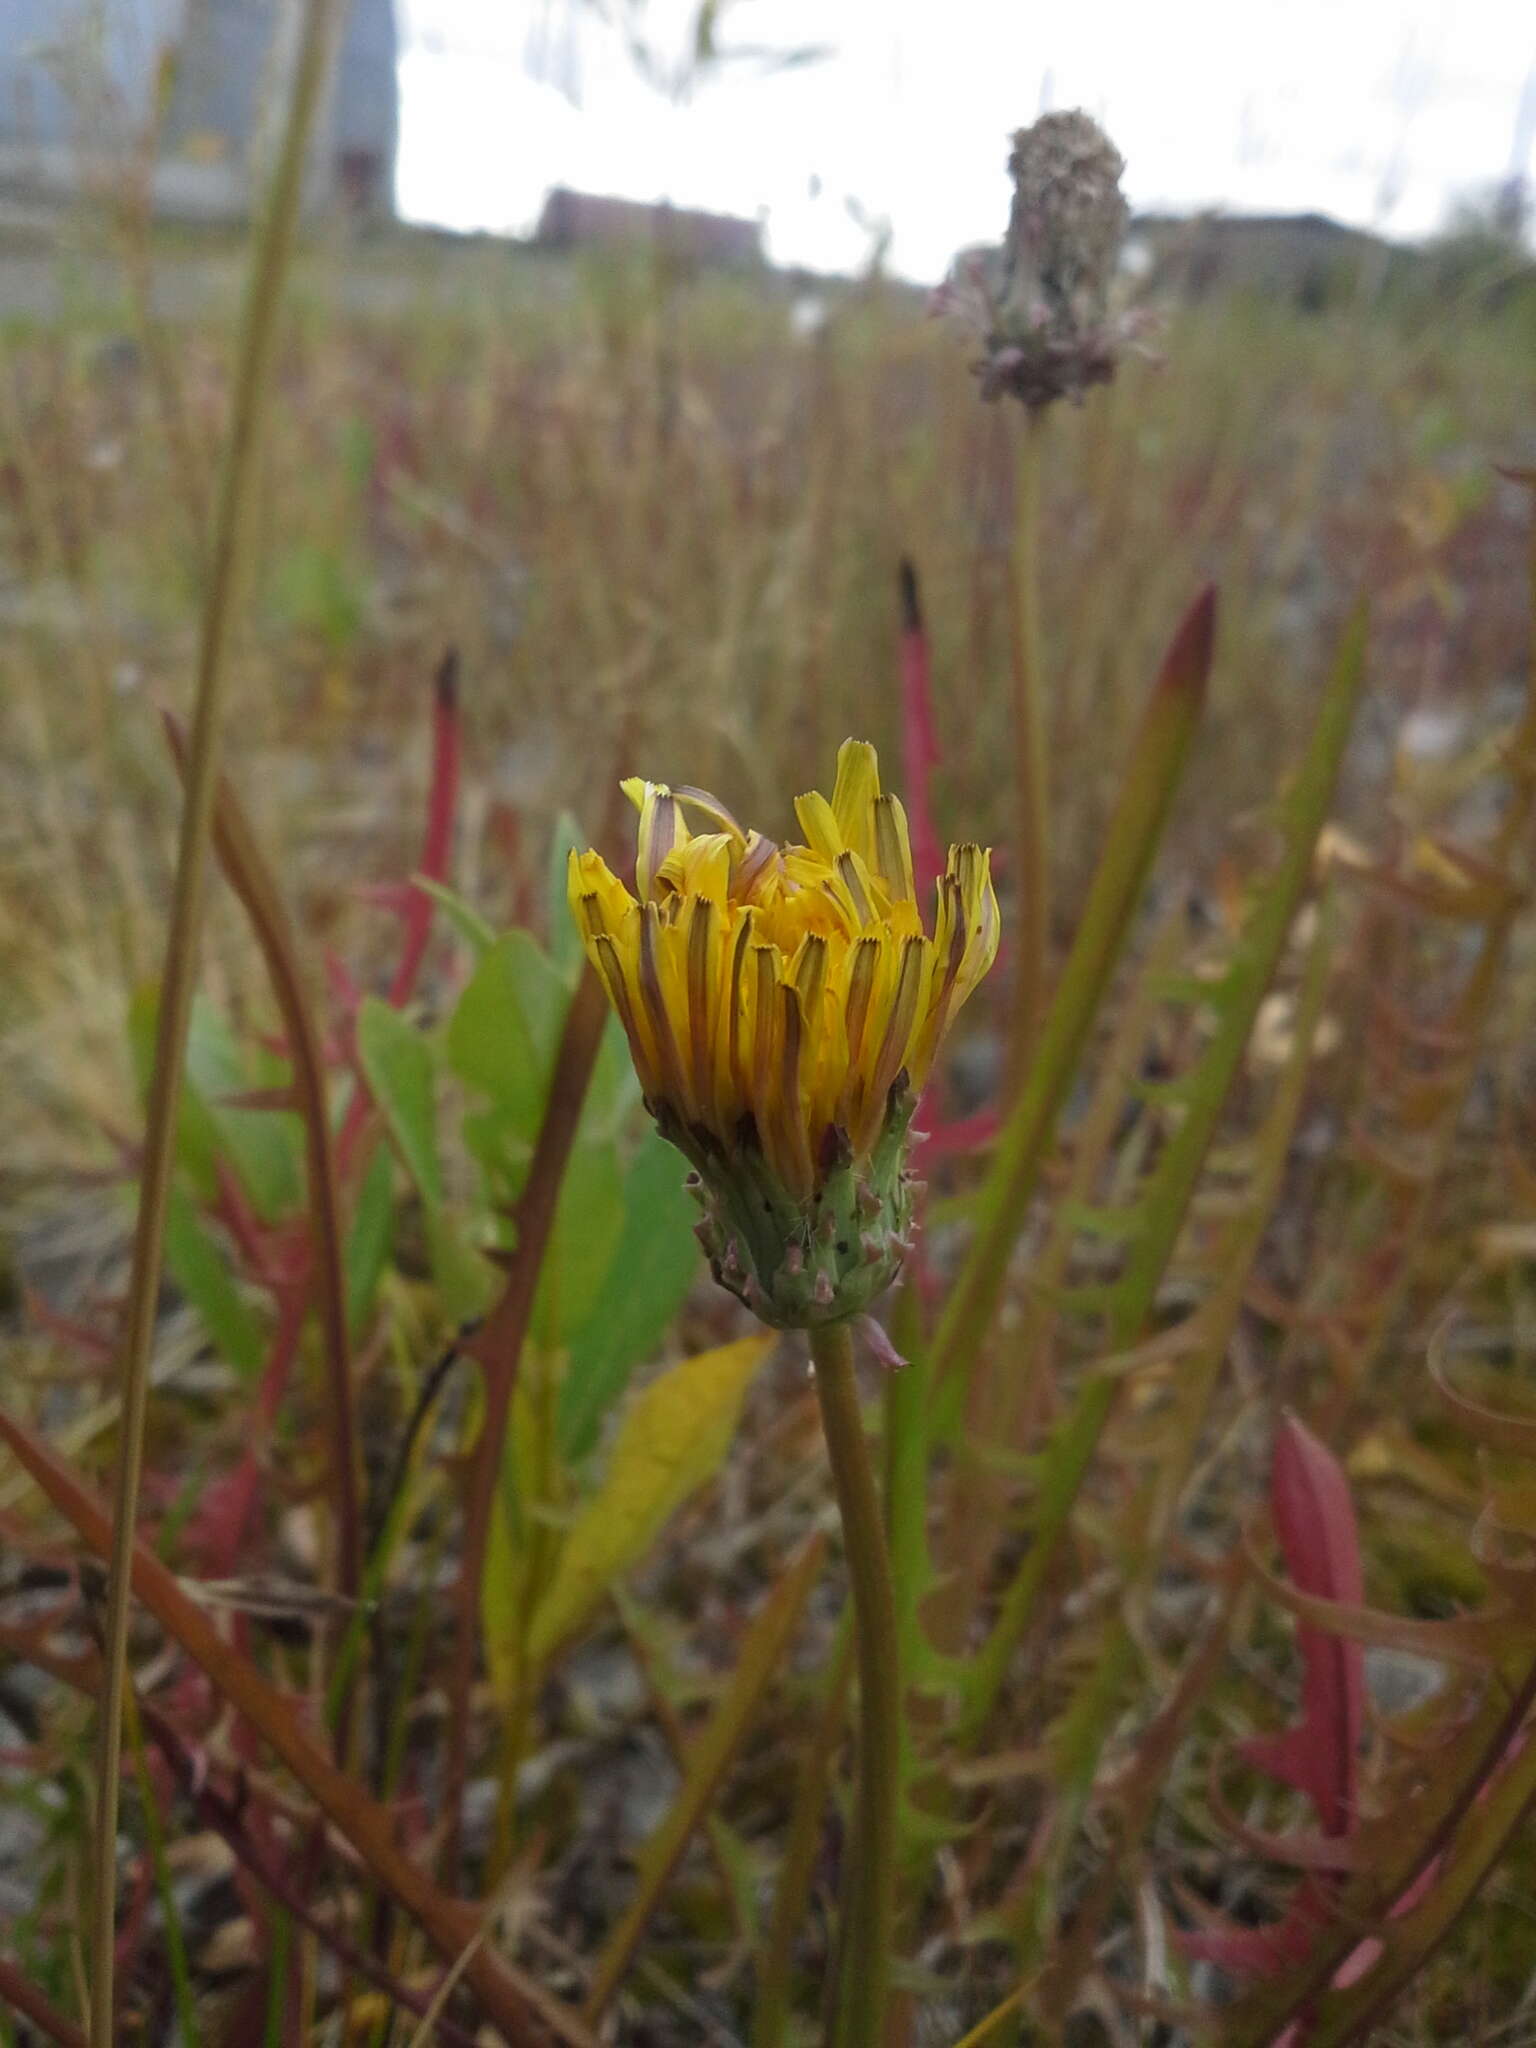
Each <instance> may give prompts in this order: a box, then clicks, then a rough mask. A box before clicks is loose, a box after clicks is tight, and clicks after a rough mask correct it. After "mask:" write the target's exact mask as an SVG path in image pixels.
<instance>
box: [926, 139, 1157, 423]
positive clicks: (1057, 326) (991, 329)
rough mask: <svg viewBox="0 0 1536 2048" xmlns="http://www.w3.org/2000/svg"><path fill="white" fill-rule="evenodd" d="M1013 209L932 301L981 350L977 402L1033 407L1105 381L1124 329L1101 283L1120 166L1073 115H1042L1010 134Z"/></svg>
mask: <svg viewBox="0 0 1536 2048" xmlns="http://www.w3.org/2000/svg"><path fill="white" fill-rule="evenodd" d="M1008 168H1009V171H1010V172H1011V173H1012V176H1013V209H1012V212H1011V214H1010V216H1009V221H1008V233H1007V236H1006V238H1005V240H1004V242H1003V244H1002V246H1001V248H998V249H974V250H969V251H967V252H966V253H965V254H964V255H962V256H961V257H959V258H958V259H957V260H956V263H955V266H954V269H953V270H952V271H951V273H950V276H949V279H948V281H947V282H946V284H945V285H943V286H942V287H941V289H940V291H939V294H938V296H937V299H936V302H935V303H936V305H937V306H938V308H939V310H940V311H945V312H950V313H953V314H954V315H955V316H956V317H957V318H958V319H960V320H961V321H962V322H963V323H964V324H965V325H966V326H967V327H968V328H970V329H971V331H972V332H973V333H975V334H976V335H977V337H978V338H979V339H980V341H981V343H982V350H983V353H982V355H981V357H980V359H979V361H978V362H977V363H976V366H975V368H976V373H977V375H978V376H979V377H980V379H981V389H982V395H983V396H984V397H986V398H997V397H999V396H1001V395H1002V394H1003V393H1005V392H1006V393H1009V394H1011V395H1012V396H1013V397H1015V398H1017V399H1018V400H1019V401H1020V402H1021V403H1022V404H1024V405H1027V406H1029V407H1031V408H1032V409H1037V408H1039V407H1042V406H1046V405H1049V404H1050V403H1051V401H1052V400H1053V399H1057V398H1072V399H1075V400H1079V401H1080V400H1081V398H1082V395H1083V393H1084V392H1085V391H1086V390H1088V389H1089V387H1090V386H1091V385H1094V384H1107V383H1108V382H1109V380H1110V379H1111V378H1112V377H1113V376H1114V374H1115V367H1116V363H1117V360H1118V357H1119V355H1120V352H1121V349H1122V348H1123V346H1124V344H1125V342H1126V340H1127V339H1128V338H1129V335H1130V332H1131V327H1130V325H1129V323H1127V322H1125V321H1123V320H1121V319H1119V318H1117V317H1116V315H1115V314H1114V313H1113V311H1112V309H1111V304H1110V295H1111V287H1112V285H1113V282H1114V278H1115V272H1116V267H1117V265H1118V262H1119V257H1120V248H1121V244H1122V243H1123V241H1124V239H1125V231H1126V227H1127V224H1128V222H1129V217H1130V216H1129V211H1128V209H1127V207H1126V203H1125V198H1124V195H1123V194H1122V192H1121V190H1120V177H1121V173H1122V172H1123V171H1124V169H1125V160H1124V158H1123V157H1122V156H1121V155H1120V152H1119V151H1118V150H1117V149H1116V148H1115V147H1114V145H1113V143H1111V142H1110V140H1109V138H1108V136H1106V135H1105V133H1104V131H1103V129H1102V128H1100V127H1099V125H1098V123H1097V122H1096V121H1094V120H1092V119H1090V117H1089V116H1088V115H1087V114H1084V113H1080V112H1072V113H1061V114H1044V115H1042V116H1041V118H1040V119H1039V120H1038V121H1036V123H1035V124H1034V126H1033V127H1032V128H1021V129H1019V131H1018V133H1017V134H1016V135H1015V136H1014V138H1013V153H1012V155H1011V156H1010V157H1009V159H1008Z"/></svg>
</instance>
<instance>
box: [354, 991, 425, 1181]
mask: <svg viewBox="0 0 1536 2048" xmlns="http://www.w3.org/2000/svg"><path fill="white" fill-rule="evenodd" d="M357 1053H358V1058H359V1059H360V1060H361V1062H362V1067H363V1073H364V1074H365V1075H366V1076H367V1080H368V1087H369V1091H370V1093H371V1094H372V1096H373V1099H374V1101H375V1102H376V1103H377V1104H378V1106H379V1109H380V1111H381V1112H382V1114H383V1117H384V1121H385V1123H386V1124H387V1125H388V1126H389V1132H390V1136H391V1137H392V1138H393V1139H394V1141H395V1143H396V1145H397V1146H398V1147H399V1148H400V1156H401V1158H402V1159H404V1161H405V1164H406V1168H407V1170H408V1171H409V1173H410V1176H411V1178H412V1180H414V1181H415V1183H416V1185H417V1187H418V1188H419V1189H420V1191H421V1195H422V1199H423V1200H424V1201H425V1202H426V1204H427V1205H428V1207H429V1208H432V1209H436V1208H438V1207H439V1206H440V1205H441V1203H442V1199H443V1174H442V1168H441V1166H440V1165H439V1164H438V1157H437V1099H436V1090H435V1088H434V1085H433V1079H434V1077H433V1072H432V1051H431V1047H430V1046H429V1045H428V1044H427V1041H426V1039H425V1038H423V1036H422V1035H421V1033H420V1032H419V1031H418V1030H417V1029H416V1027H415V1026H414V1025H413V1024H410V1023H408V1022H407V1021H406V1019H405V1018H404V1017H402V1016H401V1014H400V1012H399V1011H398V1010H396V1009H392V1008H391V1007H390V1005H389V1004H388V1003H386V1002H384V1001H383V1000H382V998H380V997H379V996H366V997H364V999H363V1005H362V1008H361V1009H360V1010H359V1011H358V1013H357Z"/></svg>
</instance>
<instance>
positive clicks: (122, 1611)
mask: <svg viewBox="0 0 1536 2048" xmlns="http://www.w3.org/2000/svg"><path fill="white" fill-rule="evenodd" d="M341 13H342V6H341V0H310V4H309V5H308V7H307V8H306V10H305V16H304V29H303V41H302V44H301V47H300V51H299V57H298V62H297V65H296V67H295V71H294V77H293V88H292V95H291V98H290V102H289V107H288V117H287V128H286V132H285V134H284V137H283V144H282V149H281V153H280V155H279V157H278V160H277V164H276V167H275V169H274V172H273V176H272V182H271V186H270V189H269V192H268V195H267V203H266V209H265V215H264V218H263V220H262V222H261V225H260V227H259V229H258V231H257V236H256V245H255V250H254V253H253V258H252V264H251V271H250V276H249V280H248V283H247V288H246V298H245V305H244V309H243V313H242V317H241V332H240V343H239V354H238V359H237V364H236V372H235V387H234V396H233V403H232V408H231V414H230V427H229V437H228V441H227V444H226V446H225V450H224V461H223V468H222V471H221V474H220V478H219V488H218V498H217V503H216V507H215V513H214V529H213V541H212V549H211V554H210V561H209V577H208V588H207V594H206V598H205V601H204V605H203V615H202V624H201V630H200V635H199V642H198V657H197V680H196V694H195V698H194V703H193V712H192V728H191V735H190V739H189V742H188V749H187V757H188V758H187V775H186V792H185V797H184V800H183V804H182V815H181V834H180V843H179V846H178V849H177V856H176V880H175V887H174V891H173V895H172V901H171V919H170V929H169V931H168V933H167V935H166V944H165V966H164V973H163V975H162V979H161V991H160V1008H159V1016H158V1020H157V1024H156V1033H155V1063H154V1072H153V1076H152V1078H151V1081H150V1090H149V1108H148V1117H147V1128H146V1132H145V1141H144V1160H143V1168H142V1172H141V1176H140V1182H139V1207H138V1215H137V1218H136V1221H135V1226H134V1240H133V1259H132V1267H131V1272H130V1278H129V1287H128V1304H127V1308H126V1310H125V1312H124V1319H123V1336H122V1421H121V1425H120V1430H119V1441H118V1458H117V1474H116V1481H115V1486H114V1493H113V1529H112V1555H111V1560H110V1565H109V1570H108V1581H107V1617H106V1632H105V1644H104V1652H103V1655H104V1665H103V1679H102V1692H101V1718H100V1723H99V1726H98V1731H97V1754H96V1819H95V1829H94V1843H93V1858H92V1874H93V1886H92V1898H91V1928H90V1942H89V1956H90V1976H89V1984H90V1999H91V2015H90V2042H91V2048H112V2042H113V1995H112V1989H113V1964H114V1954H113V1949H114V1935H115V1923H116V1912H117V1882H116V1878H117V1816H118V1790H119V1785H118V1780H119V1774H120V1771H121V1767H122V1723H123V1698H124V1691H125V1686H126V1679H127V1661H128V1612H129V1602H130V1597H131V1590H130V1571H131V1565H132V1558H133V1539H134V1528H135V1524H136V1522H137V1519H138V1501H139V1485H140V1480H141V1477H142V1473H143V1464H144V1424H145V1415H146V1410H147V1407H148V1395H149V1360H150V1352H151V1349H152V1346H153V1342H154V1334H155V1312H156V1300H157V1296H158V1293H159V1285H160V1268H161V1259H162V1254H163V1250H164V1242H165V1217H166V1205H167V1202H168V1200H169V1196H170V1192H171V1181H172V1177H173V1174H174V1170H175V1153H176V1128H177V1110H178V1106H179V1103H180V1097H181V1079H182V1066H183V1062H184V1059H185V1054H186V1044H187V1029H188V1023H189V1020H190V1017H191V1008H192V990H193V982H194V978H195V973H196V965H197V939H198V931H199V928H200V926H201V923H202V910H203V897H204V893H205V883H206V880H207V869H208V852H209V843H210V837H211V827H212V822H213V803H214V793H215V790H216V788H217V784H218V764H219V733H220V726H221V723H222V719H223V710H224V699H225V694H226V689H225V684H226V675H227V657H228V650H229V639H230V631H231V628H232V625H233V622H234V615H235V609H236V603H237V598H238V591H239V583H240V568H241V561H242V543H243V539H244V535H245V530H246V523H247V512H248V508H249V504H250V498H251V487H252V484H253V482H254V478H255V460H254V458H255V453H256V448H257V445H258V442H259V439H260V429H261V421H262V416H263V412H264V407H265V399H266V394H267V388H268V385H269V382H270V378H271V367H272V356H273V348H274V343H275V339H276V332H277V312H278V306H279V302H280V300H281V296H282V284H283V277H284V273H285V271H286V269H287V265H288V258H289V255H290V252H291V249H292V244H293V235H294V227H295V224H296V221H297V218H298V210H299V199H300V194H301V191H302V188H303V182H304V167H305V160H306V157H307V154H308V137H309V132H310V128H311V125H312V122H313V118H314V113H315V109H316V106H317V105H318V103H319V99H320V93H321V87H322V84H323V82H324V79H325V75H326V71H327V68H328V65H329V60H330V55H331V50H332V48H333V45H334V40H335V33H334V32H335V30H336V28H337V27H338V26H339V23H340V18H341Z"/></svg>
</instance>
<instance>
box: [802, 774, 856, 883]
mask: <svg viewBox="0 0 1536 2048" xmlns="http://www.w3.org/2000/svg"><path fill="white" fill-rule="evenodd" d="M795 816H796V817H797V818H798V819H799V821H800V830H801V831H802V832H803V833H804V834H805V843H806V845H807V846H808V847H809V848H810V849H811V851H812V853H816V854H819V855H820V856H821V858H822V859H823V860H824V861H825V862H826V863H827V865H828V867H832V866H833V865H835V863H836V861H837V857H838V855H839V854H840V853H842V852H844V850H845V849H846V847H847V841H846V840H845V839H844V837H843V828H842V826H841V825H840V824H839V823H838V819H837V813H836V812H835V811H834V810H833V808H832V806H831V805H830V804H829V803H828V802H827V800H826V798H825V797H824V796H823V795H822V793H821V791H820V790H819V789H811V790H807V791H806V793H805V795H804V796H797V797H796V798H795Z"/></svg>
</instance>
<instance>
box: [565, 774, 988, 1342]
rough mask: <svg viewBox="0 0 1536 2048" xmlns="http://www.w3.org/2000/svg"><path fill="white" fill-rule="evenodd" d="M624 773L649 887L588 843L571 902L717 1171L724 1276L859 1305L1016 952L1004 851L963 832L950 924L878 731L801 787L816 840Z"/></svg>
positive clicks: (664, 1095) (666, 1127) (653, 1066)
mask: <svg viewBox="0 0 1536 2048" xmlns="http://www.w3.org/2000/svg"><path fill="white" fill-rule="evenodd" d="M624 790H625V793H626V794H627V795H628V796H629V797H630V799H631V801H632V802H633V803H634V804H635V806H636V808H637V809H638V811H639V813H640V827H639V846H638V853H637V857H636V861H635V886H636V895H633V896H632V895H631V894H630V892H629V890H628V889H626V888H625V887H624V885H623V883H622V882H620V881H619V880H618V878H617V877H616V876H615V875H614V874H613V873H611V871H610V870H609V868H608V867H607V865H606V863H605V862H604V861H603V860H602V858H601V857H600V856H599V855H598V854H596V853H590V852H588V853H580V854H577V853H573V854H572V856H571V864H570V896H571V907H572V910H573V913H574V915H575V917H576V921H577V924H578V927H579V928H580V931H581V934H582V937H583V939H584V940H585V942H586V947H587V952H588V955H589V956H590V958H591V960H592V964H593V966H594V967H595V968H596V969H597V972H598V974H599V975H600V976H601V977H602V980H603V984H604V986H605V988H606V989H607V992H608V996H609V999H610V1000H611V1002H612V1004H613V1007H614V1009H615V1010H616V1011H617V1013H618V1015H619V1018H620V1020H621V1022H622V1023H623V1026H624V1029H625V1032H626V1033H627V1035H628V1038H629V1045H630V1051H631V1053H632V1055H633V1057H634V1062H635V1070H636V1072H637V1073H638V1075H639V1077H640V1084H641V1088H642V1090H643V1091H644V1095H645V1100H646V1104H647V1107H648V1108H649V1109H650V1111H651V1113H652V1115H653V1116H654V1117H655V1118H656V1120H657V1123H658V1125H659V1126H660V1128H661V1130H662V1132H663V1134H664V1135H665V1136H666V1137H668V1138H670V1139H671V1140H672V1141H673V1142H674V1143H675V1144H676V1145H678V1146H679V1147H680V1149H681V1150H682V1151H684V1152H685V1153H686V1154H687V1155H688V1157H689V1158H690V1159H691V1160H692V1162H693V1164H694V1166H695V1167H696V1168H697V1170H698V1173H699V1176H700V1186H699V1195H700V1199H701V1201H702V1203H703V1205H704V1209H705V1222H704V1224H703V1225H701V1226H700V1236H701V1238H702V1239H703V1241H704V1243H705V1247H706V1249H707V1250H709V1251H710V1253H711V1259H712V1263H713V1264H714V1266H715V1270H716V1275H717V1277H718V1278H720V1279H721V1280H722V1281H723V1282H724V1284H726V1285H727V1286H730V1287H731V1288H732V1290H733V1291H734V1292H736V1293H738V1294H740V1295H741V1296H742V1298H743V1299H744V1300H746V1301H747V1302H748V1305H749V1306H750V1307H752V1308H754V1309H756V1310H757V1312H758V1313H759V1314H760V1315H763V1316H764V1317H765V1319H766V1320H768V1321H773V1322H785V1323H800V1322H816V1321H822V1320H833V1319H835V1318H836V1317H837V1316H840V1315H846V1314H851V1313H853V1312H854V1311H855V1309H856V1308H862V1307H863V1306H865V1304H866V1303H867V1301H868V1300H869V1299H871V1298H872V1296H873V1294H874V1293H876V1292H878V1291H879V1288H880V1287H882V1286H884V1285H886V1284H887V1283H888V1281H889V1280H890V1278H891V1277H892V1276H893V1274H894V1272H895V1270H896V1267H897V1266H898V1265H899V1263H900V1239H901V1238H902V1237H903V1235H904V1231H905V1225H906V1222H907V1221H908V1219H909V1215H910V1196H909V1195H907V1194H906V1193H905V1180H904V1176H903V1169H902V1163H901V1162H902V1154H903V1150H904V1141H905V1135H906V1127H907V1123H908V1120H909V1119H910V1117H911V1113H912V1107H913V1104H914V1103H915V1101H916V1098H917V1095H918V1094H919V1092H920V1091H921V1089H922V1086H923V1083H924V1082H925V1081H926V1079H927V1077H928V1072H929V1069H930V1068H931V1066H932V1064H933V1057H934V1054H935V1052H936V1050H937V1048H938V1045H939V1042H940V1040H941V1039H942V1037H943V1035H944V1032H945V1030H946V1029H947V1027H948V1025H949V1023H950V1020H951V1019H952V1018H953V1016H954V1014H955V1012H956V1011H957V1010H958V1009H959V1007H960V1005H961V1004H962V1003H963V1002H964V1001H965V999H966V997H967V996H968V995H969V994H970V992H971V990H972V989H973V988H974V987H975V986H976V984H977V983H978V982H979V981H980V980H981V978H982V976H983V975H984V974H985V973H986V971H987V969H988V968H989V967H990V966H991V964H992V961H993V959H994V958H995V956H996V953H997V942H998V914H997V899H996V897H995V895H994V894H993V890H992V880H991V872H990V864H989V858H988V855H987V853H986V852H985V851H984V850H983V849H982V848H981V847H978V846H957V847H953V848H951V850H950V855H949V864H948V868H947V870H946V872H945V873H944V874H943V875H942V876H941V877H940V879H939V884H938V905H937V914H936V917H935V922H934V931H933V935H932V937H930V936H929V935H928V934H927V933H926V932H925V931H924V929H923V922H922V918H921V916H920V914H919V912H918V908H917V901H916V892H915V889H914V886H913V877H912V850H911V846H910V844H909V841H908V837H907V821H906V814H905V812H904V811H903V810H902V807H901V803H900V801H899V799H897V798H896V797H894V796H890V795H886V794H883V793H882V791H881V788H880V773H879V765H878V762H877V760H876V757H875V750H874V748H873V747H871V746H867V745H865V744H863V743H862V742H859V741H855V740H846V741H844V743H843V746H842V748H841V749H840V750H839V753H838V757H837V783H836V787H835V788H834V790H833V793H832V801H831V802H830V803H828V801H827V799H826V798H825V797H824V796H821V795H819V794H817V793H816V792H814V791H813V792H812V793H811V794H809V795H807V796H802V797H799V798H797V799H796V803H795V812H796V815H797V817H798V818H799V821H800V828H801V830H802V831H803V833H804V834H805V839H806V844H805V845H803V846H795V845H786V846H782V847H781V846H777V845H775V844H774V842H773V841H772V840H769V839H765V838H764V837H763V836H762V835H761V834H760V833H757V832H746V831H743V830H742V828H741V826H739V825H738V824H737V823H736V820H735V819H734V818H733V817H732V816H731V815H730V813H729V812H728V811H727V810H726V809H725V807H724V806H723V805H722V804H720V803H719V802H717V801H716V799H715V798H714V797H712V796H708V795H706V794H705V793H704V792H703V791H702V790H696V789H681V788H673V787H669V786H668V785H667V784H665V783H657V782H643V781H640V780H638V779H634V780H631V781H628V782H626V783H625V784H624ZM872 1225H883V1226H884V1227H883V1229H876V1230H873V1231H872V1229H871V1226H872ZM855 1271H857V1273H859V1274H864V1275H867V1279H864V1280H860V1281H859V1282H858V1283H857V1284H854V1281H853V1279H852V1277H851V1276H852V1275H853V1274H854V1273H855ZM859 1296H862V1299H859V1298H857V1297H859Z"/></svg>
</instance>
